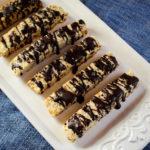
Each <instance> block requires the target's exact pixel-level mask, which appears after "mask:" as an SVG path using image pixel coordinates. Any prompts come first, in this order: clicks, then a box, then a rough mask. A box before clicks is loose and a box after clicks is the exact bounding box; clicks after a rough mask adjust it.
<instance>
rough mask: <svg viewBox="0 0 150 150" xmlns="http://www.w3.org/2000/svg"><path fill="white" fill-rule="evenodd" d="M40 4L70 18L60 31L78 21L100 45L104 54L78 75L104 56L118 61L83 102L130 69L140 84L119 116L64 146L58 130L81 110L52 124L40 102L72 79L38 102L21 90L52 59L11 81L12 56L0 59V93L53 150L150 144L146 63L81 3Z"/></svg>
mask: <svg viewBox="0 0 150 150" xmlns="http://www.w3.org/2000/svg"><path fill="white" fill-rule="evenodd" d="M43 2H44V4H45V6H46V5H49V4H56V5H59V6H61V7H63V8H64V9H65V10H66V11H67V12H68V13H69V17H68V20H67V21H66V22H65V23H63V24H61V25H59V26H62V25H65V24H68V23H70V22H72V21H73V20H77V19H80V18H82V19H83V20H84V21H85V22H86V24H87V27H88V30H89V35H94V36H95V37H96V38H97V39H98V40H99V41H100V43H101V44H102V46H103V48H102V50H101V51H100V52H98V54H97V55H96V56H94V58H92V59H90V61H88V62H87V63H86V64H85V65H82V66H81V67H80V69H81V68H84V67H85V66H86V65H87V64H89V62H91V61H93V60H94V59H96V58H97V57H100V56H101V55H102V54H104V53H105V52H106V51H112V53H113V54H114V55H115V56H116V57H117V59H118V60H119V63H120V67H119V68H118V69H117V70H116V71H115V72H114V73H112V74H111V75H110V76H109V77H108V78H106V80H105V81H104V82H102V84H100V85H98V86H97V87H96V88H95V89H94V90H93V91H91V92H90V93H88V94H87V95H86V101H88V100H89V99H90V97H92V96H93V95H94V94H95V93H96V92H98V90H99V89H101V88H102V87H103V86H105V85H106V83H108V82H111V81H112V80H113V79H115V78H116V77H117V76H118V75H120V73H121V72H125V71H127V70H128V69H130V70H133V71H134V72H135V74H136V75H137V76H138V77H139V78H140V81H141V84H140V86H139V87H138V88H137V89H136V90H135V92H134V93H133V94H132V95H131V96H130V97H129V98H127V101H126V102H125V103H123V104H122V107H121V109H120V110H113V111H112V112H111V113H110V114H109V115H107V116H106V117H105V118H103V119H102V120H101V121H100V122H99V123H98V124H97V125H96V126H95V127H93V128H92V129H91V130H90V131H88V132H87V134H86V135H85V136H84V137H83V138H81V139H80V140H78V141H77V142H76V143H74V144H72V143H71V142H69V141H67V139H66V137H65V136H64V134H63V131H62V125H63V122H65V120H66V119H67V118H68V117H69V116H70V115H71V114H73V112H75V111H76V110H77V109H78V108H80V107H81V106H80V105H75V106H73V107H72V108H71V109H69V110H68V111H66V112H64V113H63V114H62V115H60V116H59V117H57V118H55V119H54V118H52V117H51V116H50V115H49V113H48V111H47V109H46V107H45V106H44V104H43V101H44V97H46V96H47V95H48V94H49V93H51V92H52V91H54V90H56V89H57V88H58V87H59V86H60V84H62V83H63V82H65V80H66V79H68V78H71V77H72V75H71V73H70V74H69V75H67V76H66V77H65V78H63V79H62V80H61V81H60V82H59V83H57V84H55V85H54V86H53V87H52V88H51V89H49V90H47V91H46V92H45V93H44V94H43V95H41V96H39V95H37V94H35V93H34V92H33V91H32V90H31V89H29V88H28V87H27V86H26V84H25V82H26V81H27V80H28V79H30V77H31V76H32V75H33V74H34V73H35V72H37V71H38V70H40V69H41V68H42V67H43V66H44V65H45V64H48V63H49V62H50V61H51V60H53V59H54V58H55V57H52V58H49V59H47V60H46V61H44V62H43V63H42V64H40V65H38V66H37V67H35V68H34V69H33V70H32V71H30V72H29V73H26V74H25V75H24V76H23V77H21V78H18V77H15V76H14V75H13V73H12V71H11V69H10V67H9V61H10V59H11V58H12V57H14V56H11V57H10V58H8V59H6V58H0V88H1V89H2V90H3V91H4V92H5V94H6V95H7V96H8V97H9V98H10V100H11V101H12V102H13V103H14V104H15V105H16V106H17V107H18V108H19V110H20V111H21V112H22V113H23V114H24V115H25V116H26V118H27V119H28V120H29V121H30V122H31V123H32V124H33V126H34V127H35V128H36V129H37V130H38V131H39V132H40V134H41V135H42V136H43V137H44V138H45V139H46V140H47V141H48V142H49V143H50V144H51V145H52V146H53V147H54V148H55V149H56V150H98V149H99V150H126V149H127V150H133V149H134V150H137V149H142V148H143V147H144V146H145V145H146V144H147V143H148V142H149V141H150V86H149V85H150V77H149V76H150V65H149V64H148V62H146V61H145V60H144V59H143V58H142V57H141V56H140V55H139V54H137V53H136V52H135V50H133V49H132V48H131V47H130V46H129V45H128V44H127V43H126V42H124V41H123V40H122V39H121V38H120V37H119V36H118V35H117V34H116V33H115V32H114V31H112V30H111V29H110V28H109V27H108V26H107V25H106V24H105V23H104V22H103V21H102V20H100V19H99V18H98V17H97V16H95V15H94V14H93V13H92V12H91V11H90V10H89V9H88V8H86V7H85V6H84V5H83V4H82V3H81V2H80V1H78V0H71V1H70V0H61V1H60V0H43ZM59 26H57V27H56V28H55V29H57V28H58V27H59ZM55 29H54V30H55ZM8 111H9V110H8Z"/></svg>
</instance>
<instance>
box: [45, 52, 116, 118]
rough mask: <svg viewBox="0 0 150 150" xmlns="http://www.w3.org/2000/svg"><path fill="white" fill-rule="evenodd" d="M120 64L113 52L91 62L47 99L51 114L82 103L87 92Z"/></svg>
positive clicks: (54, 114) (53, 114)
mask: <svg viewBox="0 0 150 150" xmlns="http://www.w3.org/2000/svg"><path fill="white" fill-rule="evenodd" d="M118 65H119V64H118V62H117V60H116V58H115V57H114V56H113V55H112V54H111V53H107V54H105V55H104V56H102V57H101V58H100V59H98V60H97V61H95V62H93V63H91V64H90V65H89V66H88V67H87V68H86V69H84V70H82V71H81V72H79V73H78V74H77V75H76V76H74V77H73V78H72V79H71V80H69V81H67V82H66V83H64V84H63V85H62V86H61V87H60V88H59V89H58V90H57V91H55V92H54V93H52V94H51V95H50V96H49V97H48V98H47V99H46V101H45V104H46V106H47V108H48V110H49V112H50V114H51V115H52V116H53V117H55V116H56V115H58V114H60V113H61V112H63V111H64V110H65V109H67V108H68V107H69V106H71V105H73V104H74V103H77V102H78V103H82V102H83V101H84V96H85V94H86V93H87V92H88V91H90V90H91V89H93V88H94V87H95V86H96V85H97V84H98V83H99V82H101V81H103V79H104V78H105V77H106V76H107V75H109V74H110V73H111V72H113V71H114V70H115V69H116V68H117V66H118Z"/></svg>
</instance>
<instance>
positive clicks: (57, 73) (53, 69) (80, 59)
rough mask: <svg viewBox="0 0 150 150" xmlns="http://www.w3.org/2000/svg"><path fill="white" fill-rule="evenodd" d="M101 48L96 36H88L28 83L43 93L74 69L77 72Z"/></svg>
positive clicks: (36, 90) (37, 91)
mask: <svg viewBox="0 0 150 150" xmlns="http://www.w3.org/2000/svg"><path fill="white" fill-rule="evenodd" d="M100 48H101V46H100V44H99V42H98V41H97V40H96V39H95V38H94V37H87V38H86V39H84V40H83V41H81V42H80V43H78V44H77V45H75V46H74V47H73V48H71V49H70V50H69V51H67V52H66V53H64V54H63V55H62V56H61V57H59V58H58V59H56V60H55V61H53V62H52V63H51V64H49V65H47V66H45V67H44V68H43V70H42V71H40V72H38V73H37V74H36V75H35V76H34V77H33V78H32V79H31V80H29V81H28V83H27V85H28V86H29V87H30V88H31V89H33V90H34V91H35V92H36V93H39V94H41V93H43V92H44V91H45V90H46V89H47V88H49V87H51V86H52V85H53V84H54V83H56V82H57V81H59V80H60V79H61V78H62V77H64V76H65V75H66V74H67V73H68V72H69V71H71V70H72V72H73V73H76V72H77V70H78V67H79V66H80V65H81V64H82V63H84V62H85V61H86V60H88V59H89V58H90V57H92V56H93V55H94V54H96V52H97V51H98V50H99V49H100Z"/></svg>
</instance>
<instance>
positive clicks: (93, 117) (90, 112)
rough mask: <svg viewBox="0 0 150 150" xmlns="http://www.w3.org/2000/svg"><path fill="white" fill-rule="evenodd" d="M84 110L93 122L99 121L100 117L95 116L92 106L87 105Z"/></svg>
mask: <svg viewBox="0 0 150 150" xmlns="http://www.w3.org/2000/svg"><path fill="white" fill-rule="evenodd" d="M82 110H84V111H85V112H86V113H87V114H88V115H89V116H90V117H91V118H92V120H93V121H94V120H97V118H98V116H97V115H95V114H94V112H93V111H94V110H93V109H92V108H91V107H90V106H88V105H85V106H84V107H83V108H82Z"/></svg>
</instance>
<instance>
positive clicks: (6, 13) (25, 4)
mask: <svg viewBox="0 0 150 150" xmlns="http://www.w3.org/2000/svg"><path fill="white" fill-rule="evenodd" d="M41 7H42V2H41V1H40V0H11V1H10V2H9V3H6V4H5V5H3V6H1V7H0V31H2V30H4V29H6V28H8V27H9V26H11V25H12V24H14V23H15V22H17V21H19V20H21V19H23V18H25V17H27V16H28V15H30V14H31V13H33V12H36V11H38V10H39V9H40V8H41Z"/></svg>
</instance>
